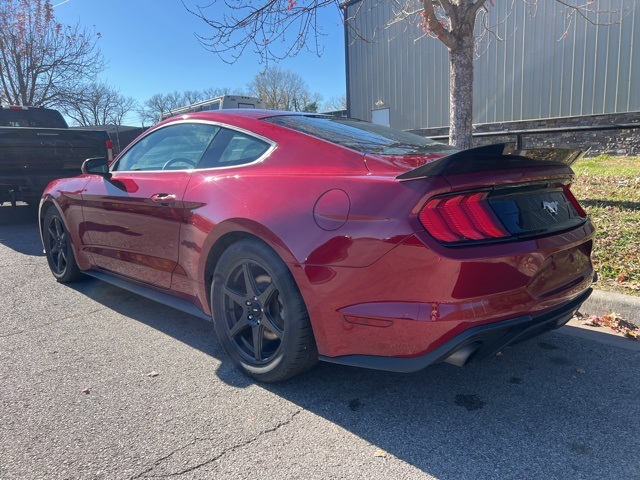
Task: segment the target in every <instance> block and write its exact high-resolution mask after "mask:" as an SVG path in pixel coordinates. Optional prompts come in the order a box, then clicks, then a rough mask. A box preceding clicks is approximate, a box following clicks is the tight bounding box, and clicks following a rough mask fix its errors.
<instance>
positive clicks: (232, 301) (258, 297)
mask: <svg viewBox="0 0 640 480" xmlns="http://www.w3.org/2000/svg"><path fill="white" fill-rule="evenodd" d="M211 303H212V310H213V319H214V326H215V329H216V333H217V335H218V338H219V340H220V342H221V344H222V346H223V347H224V349H225V351H226V353H227V355H229V357H230V358H231V359H232V360H233V361H234V363H236V365H238V366H239V367H240V369H241V370H243V371H244V372H245V373H247V374H248V375H250V376H252V377H253V378H255V379H257V380H261V381H264V382H276V381H280V380H285V379H287V378H290V377H292V376H294V375H297V374H299V373H302V372H303V371H305V370H308V369H309V368H311V367H312V366H313V365H315V363H316V362H317V358H318V352H317V349H316V345H315V340H314V338H313V332H312V329H311V324H310V321H309V316H308V313H307V310H306V307H305V305H304V301H303V299H302V296H301V295H300V292H299V291H298V288H297V286H296V284H295V282H294V280H293V277H292V276H291V273H290V272H289V270H288V268H287V267H286V265H285V264H284V263H283V262H282V260H280V258H279V257H278V256H277V255H276V253H275V252H274V251H273V250H271V248H269V247H268V246H267V245H265V244H263V243H261V242H258V241H247V240H243V241H241V242H238V243H236V244H234V245H232V246H231V247H230V248H229V249H227V250H226V251H225V252H224V254H223V255H222V257H221V258H220V261H219V262H218V265H217V266H216V269H215V273H214V280H213V282H212V288H211Z"/></svg>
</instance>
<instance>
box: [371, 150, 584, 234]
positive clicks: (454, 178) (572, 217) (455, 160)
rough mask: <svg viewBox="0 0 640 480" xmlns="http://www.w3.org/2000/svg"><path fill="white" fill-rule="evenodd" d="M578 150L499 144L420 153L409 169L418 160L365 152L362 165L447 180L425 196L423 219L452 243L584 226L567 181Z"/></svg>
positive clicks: (402, 177)
mask: <svg viewBox="0 0 640 480" xmlns="http://www.w3.org/2000/svg"><path fill="white" fill-rule="evenodd" d="M583 155H584V153H583V152H581V151H580V150H572V149H534V150H515V148H514V145H512V144H498V145H488V146H484V147H478V148H473V149H470V150H464V151H458V152H455V153H453V154H451V155H448V156H444V157H439V158H437V159H434V158H433V157H432V156H430V157H425V158H424V160H423V161H422V164H421V165H419V166H416V167H415V168H411V169H409V168H407V167H408V166H409V164H415V163H416V158H413V157H412V158H411V160H410V161H407V160H400V159H398V158H391V159H390V158H381V157H380V156H376V158H375V159H374V158H372V157H371V156H369V159H368V160H369V161H368V163H367V167H368V168H369V169H370V171H372V173H374V171H375V169H376V167H377V168H379V169H380V173H382V170H386V171H387V174H391V173H392V171H393V170H395V172H394V173H392V174H394V175H396V178H397V179H398V180H399V181H402V182H409V181H427V182H430V181H432V180H433V179H435V178H440V179H444V180H446V182H447V183H448V184H449V186H450V190H449V192H446V193H440V194H438V195H436V196H429V195H428V196H427V197H426V198H425V203H424V206H422V209H421V211H420V220H421V222H422V223H423V225H424V226H425V227H426V228H427V230H428V231H429V232H430V233H431V234H432V235H433V236H434V237H435V238H436V239H437V240H439V241H441V242H443V243H446V244H449V245H451V246H454V245H456V244H465V245H467V244H468V243H469V242H487V241H491V242H493V241H509V240H514V239H519V238H528V237H534V236H541V235H549V234H552V233H556V232H561V231H565V230H570V229H573V228H576V227H578V226H580V225H582V224H583V223H584V222H585V221H586V213H585V212H584V210H583V209H582V208H581V207H580V205H579V204H578V202H577V201H576V199H575V197H574V196H573V194H572V193H571V191H570V190H569V185H570V183H571V181H572V179H573V171H572V170H571V168H570V165H571V164H572V163H573V162H575V161H576V160H578V159H579V158H581V157H582V156H583ZM403 164H404V165H403ZM403 167H404V168H403ZM399 170H404V171H402V172H398V171H399ZM430 183H432V182H430Z"/></svg>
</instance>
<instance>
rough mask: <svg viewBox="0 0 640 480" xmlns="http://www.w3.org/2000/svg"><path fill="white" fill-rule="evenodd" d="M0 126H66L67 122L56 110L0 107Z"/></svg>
mask: <svg viewBox="0 0 640 480" xmlns="http://www.w3.org/2000/svg"><path fill="white" fill-rule="evenodd" d="M0 127H39V128H67V122H65V120H64V118H63V117H62V115H61V114H60V112H58V111H57V110H49V109H45V108H29V109H27V110H22V109H21V110H17V109H10V108H0Z"/></svg>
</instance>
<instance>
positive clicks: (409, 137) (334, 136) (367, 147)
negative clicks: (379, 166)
mask: <svg viewBox="0 0 640 480" xmlns="http://www.w3.org/2000/svg"><path fill="white" fill-rule="evenodd" d="M263 120H265V121H267V122H271V123H275V124H276V125H280V126H283V127H287V128H291V129H292V130H297V131H299V132H303V133H306V134H309V135H313V136H314V137H318V138H321V139H323V140H327V141H328V142H331V143H335V144H338V145H342V146H343V147H347V148H351V149H353V150H357V151H359V152H362V153H376V154H381V155H421V154H432V153H452V152H456V151H457V150H456V149H455V148H453V147H450V146H449V145H445V144H444V143H439V142H435V141H433V140H430V139H428V138H425V137H421V136H420V135H415V134H413V133H408V132H403V131H400V130H394V129H392V128H389V127H383V126H381V125H376V124H374V123H369V122H364V121H362V120H355V119H351V118H332V117H325V116H314V115H279V116H275V117H267V118H263Z"/></svg>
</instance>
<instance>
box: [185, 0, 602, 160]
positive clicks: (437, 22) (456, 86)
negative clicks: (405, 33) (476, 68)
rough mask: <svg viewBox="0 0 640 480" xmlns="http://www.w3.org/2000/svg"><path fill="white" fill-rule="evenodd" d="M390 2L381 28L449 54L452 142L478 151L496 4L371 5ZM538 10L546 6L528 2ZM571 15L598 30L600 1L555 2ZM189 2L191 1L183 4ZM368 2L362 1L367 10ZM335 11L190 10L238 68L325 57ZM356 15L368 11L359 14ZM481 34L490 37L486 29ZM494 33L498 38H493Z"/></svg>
mask: <svg viewBox="0 0 640 480" xmlns="http://www.w3.org/2000/svg"><path fill="white" fill-rule="evenodd" d="M371 1H374V2H376V1H377V2H389V3H390V4H391V5H392V6H393V10H394V12H396V14H395V17H394V18H393V19H391V21H388V22H385V24H382V25H379V28H385V27H387V26H388V25H390V24H391V23H395V22H398V21H406V22H409V23H413V24H418V25H419V26H420V32H421V35H420V38H417V39H416V40H420V39H421V38H423V37H424V38H429V37H432V38H435V39H437V40H439V41H441V42H442V43H443V44H444V45H445V46H446V47H447V49H448V51H449V66H450V83H449V124H450V131H449V143H451V144H452V145H455V146H457V147H459V148H468V147H470V146H471V135H472V105H473V58H474V52H475V45H476V38H477V37H476V34H477V32H478V30H477V29H476V23H477V21H478V19H479V18H483V16H484V15H485V14H486V13H487V11H488V9H490V8H491V7H492V6H493V0H371ZM522 1H525V2H527V3H529V4H530V5H531V6H532V9H535V5H536V4H537V2H538V1H539V0H522ZM555 1H557V2H558V3H559V4H561V5H562V7H563V8H564V10H565V21H566V25H567V29H569V28H570V27H571V24H572V22H574V21H575V20H576V19H582V20H584V21H587V22H589V23H593V24H596V23H597V18H598V14H599V13H601V12H600V11H598V7H597V4H598V2H596V1H595V0H555ZM183 3H184V0H183ZM364 3H365V0H363V1H362V2H361V5H362V4H364ZM326 6H333V7H335V8H337V9H338V11H341V10H342V9H346V7H345V6H343V5H342V3H341V2H340V1H339V0H299V1H298V0H260V1H256V0H238V1H234V2H229V1H226V0H210V1H209V2H207V4H206V6H196V7H194V8H190V7H186V8H187V9H188V10H189V11H190V12H191V13H192V14H194V15H196V16H198V17H200V18H201V19H202V20H204V21H205V22H206V23H207V25H209V26H210V27H212V29H211V35H210V36H198V39H199V41H200V43H201V44H202V45H203V46H204V47H205V48H207V49H208V50H210V51H211V52H213V53H215V54H217V55H218V56H219V57H220V58H221V59H222V60H224V61H225V62H228V63H233V62H235V61H236V60H237V59H238V58H239V57H240V56H241V55H242V54H243V53H244V52H245V50H246V49H247V48H250V49H252V50H253V51H254V52H255V53H257V54H258V55H259V56H260V58H261V60H262V61H263V62H265V63H267V64H268V63H269V62H274V61H276V62H277V61H279V60H282V59H284V58H287V57H293V56H295V55H297V54H298V53H299V52H300V51H301V50H302V49H303V48H306V49H307V50H310V51H313V52H314V53H316V54H318V55H321V54H322V38H321V37H322V36H323V35H324V32H323V31H322V29H321V27H320V25H319V23H318V10H319V9H320V8H323V7H326ZM355 11H356V12H357V13H356V15H357V14H358V13H359V12H360V11H361V9H360V8H356V9H355ZM353 19H354V18H353V17H352V18H343V21H344V22H345V23H346V24H347V27H348V28H349V29H350V30H351V31H350V35H351V36H352V37H354V38H360V39H362V40H365V41H371V40H372V39H371V38H370V36H369V37H368V36H367V35H365V34H364V33H363V32H359V31H356V30H355V27H354V23H355V22H353ZM481 26H482V27H483V28H484V30H483V29H480V30H483V32H482V33H480V36H483V35H484V34H485V33H487V30H486V28H487V24H486V23H484V22H482V23H481ZM489 33H491V32H489Z"/></svg>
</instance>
